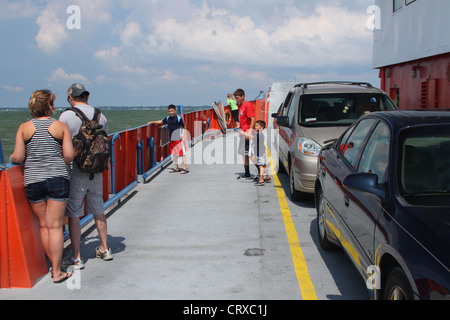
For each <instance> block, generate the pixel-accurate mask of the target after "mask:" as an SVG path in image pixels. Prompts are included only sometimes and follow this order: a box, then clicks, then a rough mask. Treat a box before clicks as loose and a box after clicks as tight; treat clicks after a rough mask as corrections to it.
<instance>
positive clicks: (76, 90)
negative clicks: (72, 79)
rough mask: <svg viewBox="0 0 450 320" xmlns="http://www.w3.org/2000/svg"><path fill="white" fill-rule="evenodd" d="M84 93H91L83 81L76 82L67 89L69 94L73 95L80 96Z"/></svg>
mask: <svg viewBox="0 0 450 320" xmlns="http://www.w3.org/2000/svg"><path fill="white" fill-rule="evenodd" d="M83 93H87V94H89V91H87V90H86V88H85V87H84V86H83V85H82V84H81V83H74V84H72V85H71V86H70V87H69V89H68V90H67V94H68V95H70V96H72V97H79V96H81V95H82V94H83Z"/></svg>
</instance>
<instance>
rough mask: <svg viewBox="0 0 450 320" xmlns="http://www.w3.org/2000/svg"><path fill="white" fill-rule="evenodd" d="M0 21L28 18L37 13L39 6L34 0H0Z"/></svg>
mask: <svg viewBox="0 0 450 320" xmlns="http://www.w3.org/2000/svg"><path fill="white" fill-rule="evenodd" d="M0 8H1V10H0V21H8V20H14V19H22V18H30V17H33V16H35V15H37V14H38V12H39V8H38V7H37V6H36V3H35V1H32V0H25V1H13V2H10V1H7V0H0Z"/></svg>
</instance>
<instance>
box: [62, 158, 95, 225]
mask: <svg viewBox="0 0 450 320" xmlns="http://www.w3.org/2000/svg"><path fill="white" fill-rule="evenodd" d="M69 173H70V195H69V201H68V202H67V207H66V217H71V218H80V217H82V216H84V215H85V213H86V214H92V215H94V216H95V215H102V214H103V176H102V174H101V173H97V174H95V176H94V179H93V180H90V179H89V176H90V174H89V173H84V172H80V171H79V169H78V167H77V166H76V165H73V168H71V169H69ZM85 201H86V211H85Z"/></svg>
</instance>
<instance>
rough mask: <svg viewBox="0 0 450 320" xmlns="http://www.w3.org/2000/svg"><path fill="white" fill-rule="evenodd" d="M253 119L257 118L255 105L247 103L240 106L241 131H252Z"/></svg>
mask: <svg viewBox="0 0 450 320" xmlns="http://www.w3.org/2000/svg"><path fill="white" fill-rule="evenodd" d="M252 117H255V110H253V105H252V104H251V103H250V102H248V101H245V102H244V103H243V104H242V105H240V106H239V124H240V126H241V129H242V130H244V131H247V130H248V129H250V125H251V124H252V119H251V118H252Z"/></svg>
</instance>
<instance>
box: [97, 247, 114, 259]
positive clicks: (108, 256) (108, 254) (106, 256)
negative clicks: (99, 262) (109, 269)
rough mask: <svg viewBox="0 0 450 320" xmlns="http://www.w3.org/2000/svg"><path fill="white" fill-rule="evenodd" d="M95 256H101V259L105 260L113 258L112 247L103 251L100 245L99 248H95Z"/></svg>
mask: <svg viewBox="0 0 450 320" xmlns="http://www.w3.org/2000/svg"><path fill="white" fill-rule="evenodd" d="M95 257H96V258H99V259H103V260H105V261H108V260H112V259H113V256H112V253H111V249H110V248H108V249H106V250H105V251H101V250H100V247H97V248H96V249H95Z"/></svg>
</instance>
